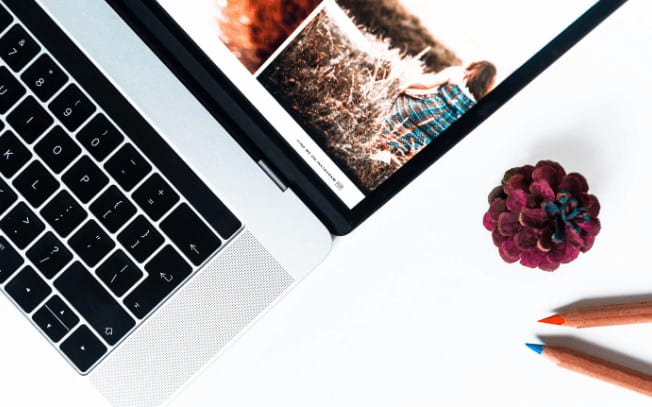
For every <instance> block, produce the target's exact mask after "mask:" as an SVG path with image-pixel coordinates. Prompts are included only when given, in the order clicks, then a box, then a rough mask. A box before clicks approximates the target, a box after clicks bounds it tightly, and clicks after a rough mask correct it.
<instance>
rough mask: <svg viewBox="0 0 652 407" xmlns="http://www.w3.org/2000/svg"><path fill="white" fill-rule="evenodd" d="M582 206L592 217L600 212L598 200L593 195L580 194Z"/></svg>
mask: <svg viewBox="0 0 652 407" xmlns="http://www.w3.org/2000/svg"><path fill="white" fill-rule="evenodd" d="M582 206H584V209H586V211H587V212H588V213H589V215H591V217H592V218H597V217H598V215H599V214H600V202H599V201H598V198H596V197H595V195H591V194H582Z"/></svg>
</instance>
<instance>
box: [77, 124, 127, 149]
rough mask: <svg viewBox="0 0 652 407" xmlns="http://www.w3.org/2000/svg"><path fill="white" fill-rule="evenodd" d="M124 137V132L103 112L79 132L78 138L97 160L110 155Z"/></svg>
mask: <svg viewBox="0 0 652 407" xmlns="http://www.w3.org/2000/svg"><path fill="white" fill-rule="evenodd" d="M123 139H124V137H123V135H122V133H120V132H119V131H118V129H116V128H115V126H114V125H112V124H111V123H110V122H109V120H108V119H107V118H106V116H104V115H103V114H102V113H100V114H98V115H97V116H95V117H94V118H93V120H91V121H90V122H88V124H87V125H86V126H84V128H83V129H81V130H80V131H79V133H78V134H77V140H79V142H80V143H81V144H82V145H83V146H84V147H85V148H86V150H88V152H89V153H91V155H92V156H93V157H94V158H95V159H96V160H97V161H103V160H104V159H105V158H106V157H108V156H109V154H111V153H112V152H113V150H115V149H116V148H117V147H118V146H119V145H120V143H122V140H123Z"/></svg>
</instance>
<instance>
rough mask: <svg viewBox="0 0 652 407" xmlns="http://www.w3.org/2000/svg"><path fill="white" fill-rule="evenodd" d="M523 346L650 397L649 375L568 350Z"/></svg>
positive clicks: (563, 364) (584, 372) (586, 373)
mask: <svg viewBox="0 0 652 407" xmlns="http://www.w3.org/2000/svg"><path fill="white" fill-rule="evenodd" d="M525 345H526V346H527V347H528V348H530V349H531V350H533V351H534V352H536V353H538V354H540V355H542V356H545V357H547V358H548V359H551V360H552V361H553V362H555V363H557V364H558V365H559V366H561V367H564V368H566V369H569V370H573V371H575V372H578V373H582V374H585V375H588V376H591V377H595V378H596V379H600V380H604V381H606V382H609V383H613V384H616V385H618V386H621V387H625V388H627V389H630V390H634V391H637V392H639V393H643V394H645V395H647V396H650V397H652V376H651V375H648V374H646V373H643V372H639V371H638V370H634V369H630V368H628V367H625V366H621V365H618V364H616V363H613V362H609V361H607V360H604V359H600V358H597V357H595V356H592V355H589V354H587V353H584V352H580V351H577V350H574V349H570V348H565V347H558V346H548V345H536V344H532V343H526V344H525Z"/></svg>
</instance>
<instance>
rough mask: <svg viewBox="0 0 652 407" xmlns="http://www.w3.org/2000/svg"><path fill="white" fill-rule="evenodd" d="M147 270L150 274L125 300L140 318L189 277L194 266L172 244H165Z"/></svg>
mask: <svg viewBox="0 0 652 407" xmlns="http://www.w3.org/2000/svg"><path fill="white" fill-rule="evenodd" d="M145 270H147V272H148V273H149V276H148V277H147V278H146V279H145V280H143V282H142V283H140V285H138V287H136V288H135V289H134V291H132V292H131V294H129V295H128V296H127V298H126V299H125V301H124V304H125V305H126V306H127V308H129V310H131V312H133V313H134V315H135V316H136V317H138V318H139V319H142V318H144V317H145V316H147V314H149V313H150V312H151V311H152V310H153V309H154V308H155V307H156V306H157V305H158V304H159V303H160V302H161V301H163V299H164V298H165V297H167V296H168V295H169V294H170V293H171V292H172V291H173V290H174V289H175V288H177V287H178V286H179V285H180V284H181V283H182V282H183V281H184V280H185V279H186V278H188V276H189V275H190V273H191V271H192V268H191V267H190V265H188V263H186V262H185V261H184V260H183V259H182V258H181V256H180V255H179V254H178V253H177V252H176V250H174V249H173V248H172V246H165V247H164V248H163V250H161V251H160V252H159V253H158V254H157V255H156V256H154V257H153V258H152V260H150V262H149V263H148V264H147V265H146V266H145Z"/></svg>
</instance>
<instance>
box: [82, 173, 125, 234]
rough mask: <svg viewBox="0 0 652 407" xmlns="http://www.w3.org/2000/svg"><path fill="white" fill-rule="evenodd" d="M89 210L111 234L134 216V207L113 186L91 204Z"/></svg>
mask: <svg viewBox="0 0 652 407" xmlns="http://www.w3.org/2000/svg"><path fill="white" fill-rule="evenodd" d="M90 209H91V212H93V214H94V215H95V216H96V217H97V218H98V219H99V220H100V222H102V224H103V225H104V227H105V228H107V229H108V230H109V232H111V233H115V232H117V231H118V229H120V228H121V227H122V226H124V225H125V224H126V223H127V221H128V220H129V219H131V218H132V217H133V216H134V215H135V214H136V207H135V206H134V205H133V204H132V203H131V202H129V200H128V199H127V198H125V196H124V195H123V194H122V192H120V190H119V189H118V187H116V186H113V185H111V186H110V187H108V188H107V189H106V191H104V192H103V193H102V195H100V196H99V198H97V199H96V200H95V202H93V203H92V204H91V206H90Z"/></svg>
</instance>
